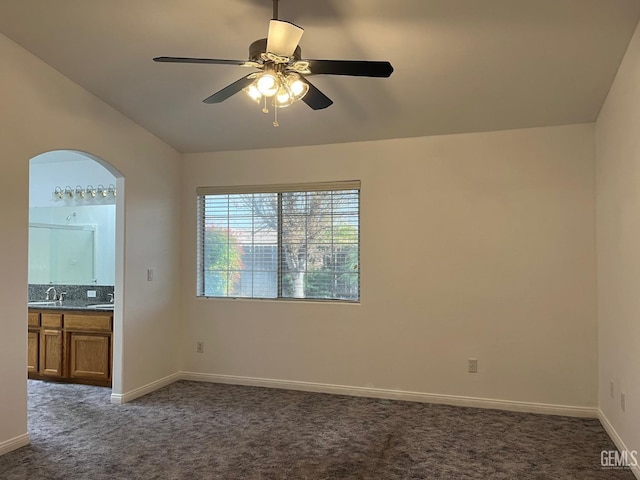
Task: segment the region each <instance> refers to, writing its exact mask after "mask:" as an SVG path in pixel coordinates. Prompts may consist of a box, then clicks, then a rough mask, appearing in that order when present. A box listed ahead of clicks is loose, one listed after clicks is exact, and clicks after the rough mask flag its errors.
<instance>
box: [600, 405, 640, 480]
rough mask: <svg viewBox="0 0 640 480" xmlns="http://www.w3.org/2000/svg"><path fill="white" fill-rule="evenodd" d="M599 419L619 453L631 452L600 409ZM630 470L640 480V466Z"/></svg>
mask: <svg viewBox="0 0 640 480" xmlns="http://www.w3.org/2000/svg"><path fill="white" fill-rule="evenodd" d="M598 419H599V420H600V423H601V424H602V426H603V427H604V429H605V430H606V432H607V433H608V434H609V437H611V440H613V443H615V445H616V447H618V451H620V452H624V451H627V452H629V451H631V450H629V449H628V448H627V446H626V445H625V444H624V442H623V441H622V438H620V435H618V432H616V429H615V428H613V425H611V422H610V421H609V419H608V418H607V416H606V415H605V414H604V412H603V411H602V410H600V409H598ZM630 470H631V472H633V474H634V475H635V476H636V478H637V479H638V480H640V465H636V466H634V467H631V468H630Z"/></svg>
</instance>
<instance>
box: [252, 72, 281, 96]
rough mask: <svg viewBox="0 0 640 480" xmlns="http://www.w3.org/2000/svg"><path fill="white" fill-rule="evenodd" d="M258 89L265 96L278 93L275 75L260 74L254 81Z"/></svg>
mask: <svg viewBox="0 0 640 480" xmlns="http://www.w3.org/2000/svg"><path fill="white" fill-rule="evenodd" d="M256 87H257V89H258V91H259V92H260V93H261V94H262V95H264V96H265V97H273V96H274V95H275V94H276V93H278V82H277V81H276V77H275V76H273V75H272V74H270V73H265V74H264V75H262V76H261V77H260V78H259V79H258V82H257V83H256Z"/></svg>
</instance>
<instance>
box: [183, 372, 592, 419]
mask: <svg viewBox="0 0 640 480" xmlns="http://www.w3.org/2000/svg"><path fill="white" fill-rule="evenodd" d="M181 378H182V379H183V380H192V381H196V382H211V383H227V384H232V385H247V386H254V387H267V388H282V389H285V390H302V391H305V392H318V393H332V394H337V395H350V396H355V397H371V398H384V399H389V400H406V401H411V402H422V403H438V404H444V405H454V406H459V407H475V408H491V409H497V410H509V411H514V412H528V413H542V414H545V415H564V416H569V417H588V418H597V417H598V409H597V408H595V407H593V408H592V407H576V406H567V405H552V404H546V403H531V402H518V401H509V400H496V399H490V398H476V397H463V396H458V395H440V394H433V393H422V392H408V391H404V390H388V389H382V388H370V387H351V386H345V385H331V384H326V383H312V382H298V381H286V380H275V379H270V378H254V377H238V376H234V375H217V374H210V373H196V372H182V376H181Z"/></svg>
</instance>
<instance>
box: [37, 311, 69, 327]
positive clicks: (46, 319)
mask: <svg viewBox="0 0 640 480" xmlns="http://www.w3.org/2000/svg"><path fill="white" fill-rule="evenodd" d="M40 316H41V319H42V326H43V327H46V328H62V314H61V313H42V314H40ZM29 319H31V314H29Z"/></svg>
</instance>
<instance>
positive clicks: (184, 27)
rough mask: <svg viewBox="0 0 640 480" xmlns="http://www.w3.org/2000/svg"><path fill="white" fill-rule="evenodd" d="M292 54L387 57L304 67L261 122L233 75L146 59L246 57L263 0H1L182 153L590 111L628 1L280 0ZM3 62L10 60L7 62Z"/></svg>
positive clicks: (616, 50) (609, 67) (54, 60)
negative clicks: (386, 68) (315, 96)
mask: <svg viewBox="0 0 640 480" xmlns="http://www.w3.org/2000/svg"><path fill="white" fill-rule="evenodd" d="M279 10H280V12H279V13H280V15H279V16H280V18H281V19H284V20H289V21H292V22H294V23H296V24H298V25H300V26H302V27H304V28H305V33H304V37H303V38H302V41H301V44H300V45H301V48H302V53H303V57H304V58H314V59H321V58H327V59H355V60H389V61H390V62H391V63H392V64H393V66H394V68H395V72H394V73H393V75H392V76H391V77H390V78H388V79H377V78H356V77H340V76H323V75H318V76H314V77H313V83H314V84H315V85H316V86H317V87H318V88H320V89H321V90H322V91H323V92H324V93H325V94H326V95H328V96H329V97H331V98H332V99H333V100H334V102H335V103H334V105H332V106H331V107H329V108H327V109H325V110H319V111H313V110H311V109H310V108H308V107H307V106H306V105H305V104H304V103H302V102H299V103H297V104H295V105H293V106H291V107H289V108H287V109H286V110H285V109H283V110H282V111H281V112H280V118H279V120H280V127H278V128H274V127H273V126H272V121H273V119H272V118H271V115H264V114H263V113H262V112H261V109H260V107H259V106H258V105H256V104H255V103H252V102H251V100H250V99H249V98H248V97H247V96H246V95H244V94H243V93H239V94H237V95H235V96H233V97H231V98H230V99H229V100H227V101H225V102H224V103H222V104H218V105H207V104H204V103H202V100H203V99H204V98H206V97H208V96H209V95H211V94H212V93H213V92H215V91H217V90H219V89H220V88H222V87H224V86H226V85H227V84H229V83H231V82H233V81H235V80H237V79H238V78H240V77H242V76H244V75H246V74H247V70H246V69H243V68H242V67H237V66H228V65H187V64H159V63H154V62H153V61H152V58H153V57H156V56H161V55H167V56H191V57H208V58H229V59H239V60H243V59H246V58H247V55H248V46H249V44H250V43H251V42H252V41H254V40H256V39H258V38H262V37H265V36H266V33H267V27H268V21H269V19H270V18H271V13H272V2H271V0H234V1H229V0H226V1H223V0H108V1H87V0H55V1H51V0H0V32H2V33H3V34H4V35H6V36H7V37H9V38H10V39H12V40H13V41H15V42H16V43H18V44H20V45H22V46H23V47H24V48H25V49H27V50H29V51H30V52H32V53H33V54H34V55H36V56H38V57H39V58H41V59H42V60H43V61H45V62H46V63H48V64H49V65H51V66H52V67H54V68H55V69H57V70H58V71H60V72H61V73H62V74H64V75H66V76H67V77H69V78H70V79H71V80H73V81H75V82H77V83H78V84H80V85H81V86H83V87H84V88H86V89H87V90H89V91H90V92H93V93H94V94H95V95H97V96H98V97H100V98H101V99H103V100H104V101H105V102H107V103H108V104H110V105H112V106H113V107H114V108H116V109H117V110H119V111H121V112H122V113H124V114H125V115H127V116H128V117H130V118H131V119H133V120H134V121H136V122H137V123H139V124H140V125H142V126H143V127H144V128H146V129H147V130H149V131H151V132H152V133H154V134H155V135H157V136H158V137H160V138H161V139H163V140H164V141H166V142H167V143H168V144H170V145H172V146H174V147H175V148H176V149H178V150H179V151H182V152H202V151H223V150H240V149H249V148H250V149H254V148H271V147H282V146H293V145H314V144H323V143H339V142H353V141H363V140H373V139H385V138H399V137H400V138H401V137H412V136H425V135H435V134H450V133H462V132H477V131H490V130H503V129H512V128H524V127H535V126H546V125H562V124H571V123H583V122H592V121H594V120H595V119H596V117H597V115H598V112H599V110H600V107H601V106H602V103H603V101H604V99H605V97H606V95H607V92H608V89H609V86H610V85H611V82H612V81H613V78H614V76H615V73H616V70H617V68H618V65H619V63H620V61H621V59H622V56H623V55H624V52H625V50H626V47H627V45H628V43H629V40H630V38H631V35H632V34H633V31H634V29H635V27H636V24H637V23H638V18H639V16H640V0H393V1H391V0H325V1H318V0H281V1H280V8H279ZM3 68H11V67H10V65H9V66H7V65H5V66H4V67H3Z"/></svg>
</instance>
